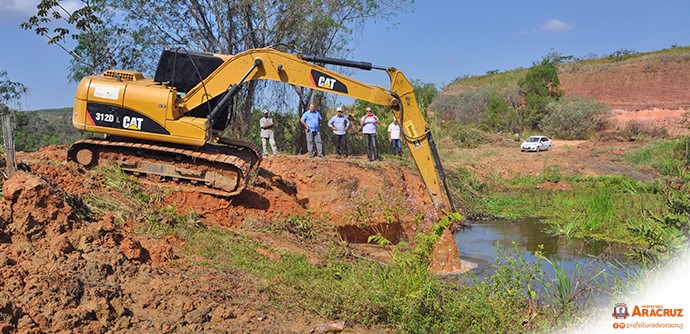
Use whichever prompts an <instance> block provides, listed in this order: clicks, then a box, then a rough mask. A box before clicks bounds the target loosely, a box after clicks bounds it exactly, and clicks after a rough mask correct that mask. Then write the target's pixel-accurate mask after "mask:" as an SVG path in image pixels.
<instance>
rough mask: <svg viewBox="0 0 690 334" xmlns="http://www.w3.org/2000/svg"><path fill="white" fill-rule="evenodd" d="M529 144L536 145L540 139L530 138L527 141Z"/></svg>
mask: <svg viewBox="0 0 690 334" xmlns="http://www.w3.org/2000/svg"><path fill="white" fill-rule="evenodd" d="M525 141H526V142H528V143H534V142H538V141H539V137H529V138H527V140H525Z"/></svg>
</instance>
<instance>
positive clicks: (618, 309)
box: [612, 303, 630, 319]
mask: <svg viewBox="0 0 690 334" xmlns="http://www.w3.org/2000/svg"><path fill="white" fill-rule="evenodd" d="M612 315H613V317H614V318H616V319H625V318H627V317H629V316H630V313H628V305H625V304H623V303H618V304H616V306H614V307H613V314H612Z"/></svg>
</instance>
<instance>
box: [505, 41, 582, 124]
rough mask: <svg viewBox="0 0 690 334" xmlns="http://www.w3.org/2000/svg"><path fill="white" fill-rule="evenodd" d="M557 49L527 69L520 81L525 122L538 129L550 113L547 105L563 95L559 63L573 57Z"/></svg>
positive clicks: (522, 114) (523, 119)
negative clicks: (560, 52) (559, 76)
mask: <svg viewBox="0 0 690 334" xmlns="http://www.w3.org/2000/svg"><path fill="white" fill-rule="evenodd" d="M571 58H572V57H571V56H563V55H561V54H559V53H558V52H556V51H553V50H552V51H551V52H550V53H548V54H547V55H546V56H544V57H543V58H542V60H541V61H540V62H538V63H535V64H534V65H533V66H532V67H530V69H529V70H528V71H527V75H525V78H523V79H522V80H520V81H519V82H518V86H519V87H520V92H521V94H522V96H523V99H524V102H525V104H524V106H523V108H522V109H521V118H522V121H523V124H524V125H526V126H528V127H529V128H531V129H536V128H537V127H538V126H539V124H540V123H541V121H542V119H543V118H544V116H546V115H547V114H548V109H547V108H546V106H547V105H548V104H549V103H550V102H553V101H556V100H558V98H560V97H561V96H562V95H563V92H562V91H561V89H560V87H559V85H560V80H559V79H558V65H560V64H562V63H563V62H565V61H567V60H569V59H571Z"/></svg>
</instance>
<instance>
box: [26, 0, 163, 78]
mask: <svg viewBox="0 0 690 334" xmlns="http://www.w3.org/2000/svg"><path fill="white" fill-rule="evenodd" d="M116 8H118V6H116V4H115V6H114V4H113V3H111V0H84V6H83V7H81V8H78V9H72V7H70V6H68V5H67V4H65V3H64V1H59V0H42V1H41V2H40V3H39V4H38V5H37V6H36V9H37V13H36V15H34V16H32V17H30V18H29V19H28V20H27V21H26V22H24V23H22V24H21V28H23V29H25V30H32V31H34V32H35V33H36V34H37V35H39V36H43V37H45V38H46V39H47V40H48V44H52V45H57V46H58V47H60V48H61V49H63V50H64V51H66V52H67V53H69V54H70V55H72V56H73V59H72V60H71V61H70V66H69V70H70V75H69V80H70V81H71V82H79V80H81V78H82V77H84V76H87V75H90V74H94V73H101V72H104V71H105V70H107V69H112V68H123V69H142V70H143V69H150V68H151V64H152V61H153V60H152V58H151V56H152V55H151V48H150V43H149V42H150V40H149V38H148V34H147V31H146V29H134V28H133V27H131V26H129V25H128V24H127V23H126V22H122V21H120V20H119V18H118V15H117V14H118V12H117V10H116Z"/></svg>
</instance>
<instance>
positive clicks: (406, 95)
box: [178, 48, 455, 211]
mask: <svg viewBox="0 0 690 334" xmlns="http://www.w3.org/2000/svg"><path fill="white" fill-rule="evenodd" d="M315 63H321V64H333V65H340V66H347V67H354V68H360V69H365V70H370V69H372V68H373V69H379V70H385V71H386V72H387V73H388V75H389V77H390V88H389V89H385V88H382V87H379V86H375V85H371V84H366V83H363V82H360V81H358V80H355V79H353V78H350V77H347V76H345V75H343V74H340V73H337V72H334V71H331V70H329V69H327V68H325V67H323V66H320V65H317V64H315ZM251 80H272V81H277V82H284V83H287V84H290V85H296V86H301V87H307V88H311V89H315V90H319V91H323V92H327V93H333V94H338V95H343V96H348V97H352V98H356V99H360V100H364V101H368V102H371V103H374V104H378V105H382V106H386V107H389V108H390V110H391V112H393V114H394V116H395V117H396V118H397V119H398V120H399V122H400V124H401V130H402V133H403V135H404V138H405V143H406V144H407V147H408V148H409V150H410V152H411V154H412V158H413V159H414V161H415V164H416V165H417V168H418V170H419V172H420V174H421V176H422V179H423V180H424V183H425V184H426V186H427V189H428V191H429V195H430V196H431V198H432V201H433V202H434V204H435V205H436V207H438V208H441V209H443V210H451V211H455V209H454V207H453V202H452V200H451V198H450V192H449V191H448V187H447V184H446V180H445V178H446V177H445V172H444V170H443V167H442V164H441V160H440V158H439V155H438V151H437V149H436V145H435V142H434V139H433V136H432V134H431V131H430V127H429V124H428V123H427V122H426V120H425V119H424V115H423V114H422V112H421V111H420V109H419V105H418V104H417V99H416V97H415V94H414V87H413V86H412V84H411V83H410V81H409V80H408V79H407V78H406V77H405V75H404V74H403V73H402V72H400V71H399V70H398V69H396V68H393V67H390V68H383V67H378V66H373V65H371V64H370V63H366V62H355V61H350V60H343V59H334V58H326V57H316V56H310V55H294V54H290V53H284V52H280V51H277V50H275V49H270V48H264V49H253V50H248V51H245V52H242V53H239V54H237V55H234V56H231V57H230V58H228V59H226V60H225V61H224V62H223V64H221V65H220V66H219V67H218V68H217V69H216V70H215V71H214V72H213V73H211V74H210V75H209V76H208V77H206V78H205V79H204V80H203V81H201V82H200V83H199V84H197V85H196V86H195V87H194V88H192V89H191V90H190V91H189V92H187V94H186V95H185V96H184V98H183V99H182V101H180V103H179V104H178V107H179V108H181V109H182V110H180V111H181V112H182V113H184V112H185V111H188V110H193V109H195V108H199V107H203V105H204V104H208V103H209V101H211V100H212V99H213V98H216V97H219V96H222V98H221V99H220V101H219V102H218V103H217V104H216V105H215V106H214V107H213V109H210V110H209V113H208V114H209V116H208V117H209V120H210V121H211V123H213V122H216V121H218V120H217V115H218V112H219V111H220V110H222V109H224V108H225V107H226V106H227V103H228V101H229V100H230V98H231V97H232V96H233V94H234V93H236V92H237V91H238V90H239V88H240V87H241V85H242V84H243V83H244V82H246V81H251ZM209 108H210V107H209Z"/></svg>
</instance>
